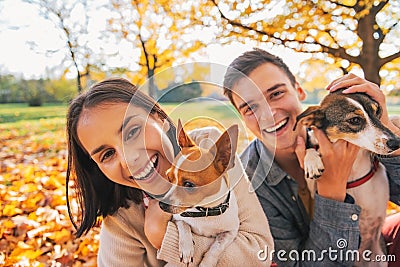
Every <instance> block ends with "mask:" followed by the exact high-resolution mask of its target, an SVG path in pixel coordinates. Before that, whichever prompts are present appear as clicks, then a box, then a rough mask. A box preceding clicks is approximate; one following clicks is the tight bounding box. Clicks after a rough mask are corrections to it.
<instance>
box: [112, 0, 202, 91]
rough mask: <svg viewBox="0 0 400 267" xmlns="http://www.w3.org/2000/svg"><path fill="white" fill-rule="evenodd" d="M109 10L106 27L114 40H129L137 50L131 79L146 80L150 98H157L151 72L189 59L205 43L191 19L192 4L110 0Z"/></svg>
mask: <svg viewBox="0 0 400 267" xmlns="http://www.w3.org/2000/svg"><path fill="white" fill-rule="evenodd" d="M176 2H179V1H176ZM194 5H196V3H194ZM110 10H112V11H113V15H112V18H111V19H110V20H109V29H110V30H111V31H112V32H113V33H114V34H115V35H114V36H116V37H117V40H119V41H122V40H124V41H128V42H129V43H130V44H131V45H132V46H133V48H134V49H136V51H139V60H138V64H139V66H140V69H139V71H138V72H136V74H135V76H134V77H132V78H133V82H134V83H136V84H143V83H144V82H146V84H147V85H148V90H149V95H150V96H152V97H153V98H156V97H157V86H156V81H155V79H154V75H155V74H156V73H158V72H160V71H161V70H162V69H165V68H168V67H170V66H172V64H173V63H174V62H182V60H184V59H187V58H189V57H190V56H191V53H192V52H195V51H197V50H198V49H200V48H201V47H202V46H203V45H204V42H202V41H201V40H200V38H199V37H200V36H198V34H197V35H196V34H195V31H196V27H195V26H194V25H193V24H192V21H191V18H192V17H193V14H194V12H196V11H195V8H194V7H193V4H186V5H180V4H177V3H175V1H174V0H172V1H166V0H144V1H143V0H132V1H125V0H113V1H112V7H111V8H110Z"/></svg>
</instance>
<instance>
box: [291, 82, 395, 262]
mask: <svg viewBox="0 0 400 267" xmlns="http://www.w3.org/2000/svg"><path fill="white" fill-rule="evenodd" d="M342 91H343V89H342V90H338V91H335V92H333V93H330V94H328V95H327V96H325V98H324V99H323V100H322V102H321V104H320V105H319V106H312V107H309V108H307V110H305V111H304V112H303V113H302V114H300V115H299V116H298V117H297V122H298V123H301V124H303V125H306V126H309V127H310V126H312V125H314V126H315V127H317V128H319V129H321V130H323V131H324V133H325V134H326V135H327V136H328V138H329V139H330V141H331V142H336V141H337V140H339V139H343V140H346V141H348V142H350V143H352V144H354V145H357V146H359V147H360V148H361V149H360V150H359V152H358V154H357V158H356V160H355V162H354V165H353V168H352V171H351V173H350V176H349V177H348V182H347V193H348V194H349V195H351V196H352V197H353V198H354V200H355V204H357V205H359V206H360V207H361V208H362V210H361V214H360V219H359V226H360V234H361V244H360V248H359V251H360V255H362V254H361V253H363V252H365V251H367V250H369V251H371V252H372V254H371V259H373V258H374V256H377V255H384V250H383V249H382V246H381V231H382V226H383V223H384V220H385V217H386V208H387V202H388V200H389V184H388V178H387V176H386V171H385V167H384V166H383V165H382V164H381V163H379V161H378V159H377V158H376V157H375V154H380V155H388V154H390V153H391V152H393V151H395V150H397V149H399V148H400V138H399V137H397V136H396V135H395V134H393V133H392V132H391V131H390V130H389V129H388V128H386V127H385V126H384V125H383V124H382V123H381V122H380V117H381V115H382V114H381V107H380V106H379V105H378V103H377V102H375V101H374V100H373V99H371V98H370V97H369V96H368V95H366V94H363V93H353V94H342V93H341V92H342ZM295 127H296V126H295ZM308 138H309V141H310V142H308V143H309V144H310V145H311V146H314V147H315V146H316V145H317V140H316V139H315V138H314V137H313V135H312V131H310V132H309V136H308ZM337 167H338V168H340V166H337ZM304 170H305V173H306V178H310V179H318V178H319V177H320V176H321V174H322V172H323V170H324V166H323V163H322V160H321V158H320V155H319V153H318V151H317V150H316V149H315V148H308V149H307V150H306V156H305V158H304ZM310 179H307V184H308V187H309V188H310V192H311V193H314V192H315V182H314V181H315V180H310ZM360 260H361V261H360V262H357V263H355V266H386V265H387V263H385V262H373V261H371V262H367V261H364V258H361V257H360Z"/></svg>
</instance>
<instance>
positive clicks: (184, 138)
mask: <svg viewBox="0 0 400 267" xmlns="http://www.w3.org/2000/svg"><path fill="white" fill-rule="evenodd" d="M176 136H177V137H178V144H179V146H180V147H192V146H195V143H194V141H193V140H192V139H191V138H190V137H189V136H188V135H187V134H186V132H185V130H184V129H183V127H182V122H181V119H179V120H178V127H177V128H176Z"/></svg>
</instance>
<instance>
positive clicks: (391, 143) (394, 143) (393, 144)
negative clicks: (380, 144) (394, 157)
mask: <svg viewBox="0 0 400 267" xmlns="http://www.w3.org/2000/svg"><path fill="white" fill-rule="evenodd" d="M386 145H387V146H388V147H389V148H390V149H392V150H397V149H399V148H400V139H399V138H396V139H389V140H387V142H386Z"/></svg>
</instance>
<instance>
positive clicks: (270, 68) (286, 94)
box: [232, 63, 306, 150]
mask: <svg viewBox="0 0 400 267" xmlns="http://www.w3.org/2000/svg"><path fill="white" fill-rule="evenodd" d="M305 97H306V94H305V92H304V90H303V89H302V88H301V87H300V86H299V85H298V84H296V85H295V87H294V86H293V85H292V84H291V83H290V80H289V78H288V77H287V76H286V74H285V73H284V72H283V71H282V70H281V69H279V68H278V67H277V66H275V65H273V64H271V63H265V64H262V65H260V66H259V67H257V68H256V69H254V70H253V71H252V72H251V73H250V74H249V75H248V77H247V78H242V79H240V80H239V81H238V82H237V83H236V84H235V85H234V86H233V88H232V98H233V102H234V104H235V106H236V107H237V109H238V110H239V113H240V115H241V116H242V118H243V120H244V122H245V123H246V126H247V127H248V128H249V129H250V130H251V131H252V132H253V133H254V134H255V135H256V136H257V137H258V138H259V139H260V140H262V142H263V143H264V145H265V146H266V147H267V148H269V149H277V150H279V149H286V148H290V147H293V148H294V147H295V145H296V139H297V135H298V131H300V128H301V127H298V130H297V131H293V127H294V125H295V123H296V116H297V115H298V114H300V113H301V112H302V105H301V101H302V100H304V99H305Z"/></svg>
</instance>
